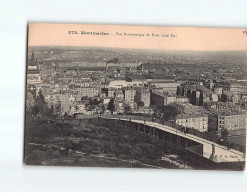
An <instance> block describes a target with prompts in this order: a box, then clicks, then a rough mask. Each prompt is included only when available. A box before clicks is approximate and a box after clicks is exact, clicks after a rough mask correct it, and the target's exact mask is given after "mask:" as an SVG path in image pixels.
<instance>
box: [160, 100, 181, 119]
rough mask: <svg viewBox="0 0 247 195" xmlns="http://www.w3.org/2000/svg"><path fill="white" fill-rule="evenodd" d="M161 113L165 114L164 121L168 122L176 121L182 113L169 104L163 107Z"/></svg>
mask: <svg viewBox="0 0 247 195" xmlns="http://www.w3.org/2000/svg"><path fill="white" fill-rule="evenodd" d="M161 112H162V114H163V119H164V120H166V121H168V120H173V119H175V117H176V116H177V115H178V114H180V113H181V112H180V111H179V110H178V109H176V107H174V106H172V105H169V104H168V105H166V106H163V107H162V108H161Z"/></svg>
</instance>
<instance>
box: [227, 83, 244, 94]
mask: <svg viewBox="0 0 247 195" xmlns="http://www.w3.org/2000/svg"><path fill="white" fill-rule="evenodd" d="M229 91H230V92H231V93H233V94H246V93H247V82H244V81H239V82H232V83H231V84H230V90H229Z"/></svg>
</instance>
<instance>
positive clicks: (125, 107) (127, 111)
mask: <svg viewBox="0 0 247 195" xmlns="http://www.w3.org/2000/svg"><path fill="white" fill-rule="evenodd" d="M123 106H124V114H128V113H130V111H131V107H130V105H129V104H124V105H123Z"/></svg>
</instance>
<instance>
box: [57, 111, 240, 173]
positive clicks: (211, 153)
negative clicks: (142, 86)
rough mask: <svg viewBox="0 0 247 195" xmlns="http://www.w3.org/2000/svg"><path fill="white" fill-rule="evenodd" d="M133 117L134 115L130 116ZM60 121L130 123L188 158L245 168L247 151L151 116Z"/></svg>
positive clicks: (58, 121) (60, 120)
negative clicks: (232, 147)
mask: <svg viewBox="0 0 247 195" xmlns="http://www.w3.org/2000/svg"><path fill="white" fill-rule="evenodd" d="M130 117H131V118H130ZM56 122H57V123H60V124H61V123H62V124H63V123H67V124H78V125H85V124H87V123H94V124H98V125H102V126H108V127H109V126H113V127H115V128H117V127H118V126H122V127H130V128H132V129H133V130H137V131H138V132H140V133H145V134H149V135H151V136H154V137H156V138H157V139H160V140H162V141H164V142H167V143H168V144H169V145H170V146H171V147H176V148H180V149H183V150H184V151H185V154H186V158H189V159H191V160H193V161H197V162H198V163H200V164H202V165H204V166H205V167H208V168H210V169H211V168H220V169H221V168H223V169H236V170H239V169H240V170H242V169H244V166H245V153H243V152H240V151H237V150H234V149H228V148H227V147H225V146H222V145H219V144H217V143H215V142H212V141H209V140H207V139H203V138H201V137H198V136H195V135H192V134H188V133H185V132H182V131H181V130H179V129H177V128H174V127H171V126H168V125H164V124H160V123H158V122H154V121H150V120H145V119H144V120H141V118H138V117H132V116H128V117H127V116H125V117H123V116H118V115H115V116H112V115H103V116H101V117H99V116H98V115H82V117H81V118H80V117H77V118H68V119H57V121H56Z"/></svg>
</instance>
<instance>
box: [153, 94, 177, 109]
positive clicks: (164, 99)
mask: <svg viewBox="0 0 247 195" xmlns="http://www.w3.org/2000/svg"><path fill="white" fill-rule="evenodd" d="M175 101H176V95H170V94H168V93H158V92H152V93H151V104H154V105H156V106H166V105H168V104H170V103H172V102H175Z"/></svg>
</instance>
